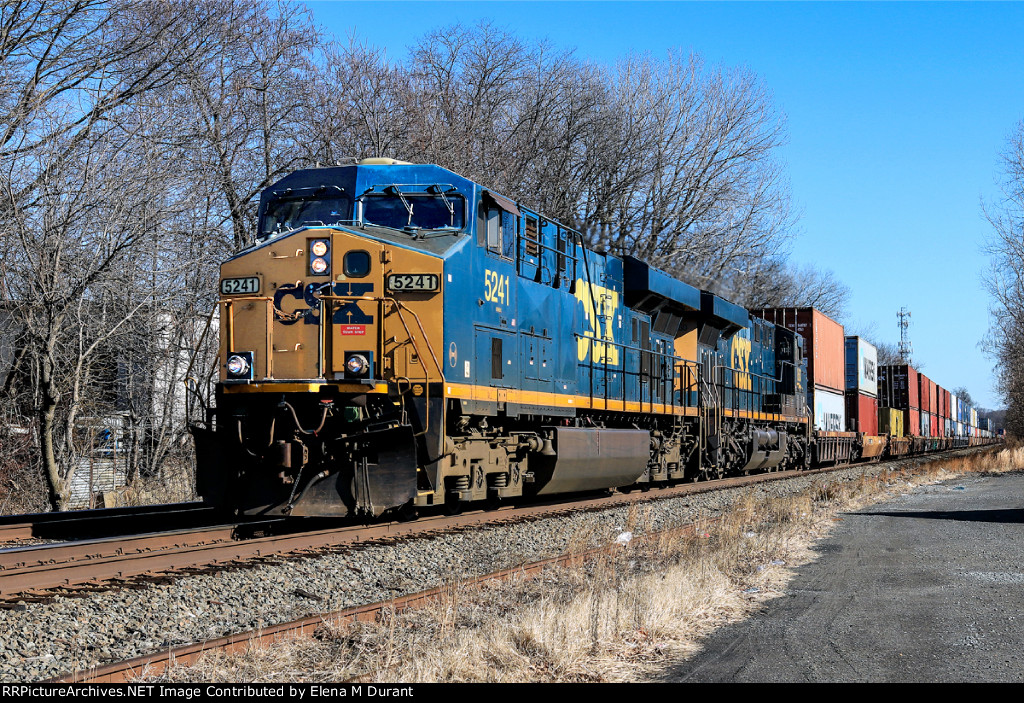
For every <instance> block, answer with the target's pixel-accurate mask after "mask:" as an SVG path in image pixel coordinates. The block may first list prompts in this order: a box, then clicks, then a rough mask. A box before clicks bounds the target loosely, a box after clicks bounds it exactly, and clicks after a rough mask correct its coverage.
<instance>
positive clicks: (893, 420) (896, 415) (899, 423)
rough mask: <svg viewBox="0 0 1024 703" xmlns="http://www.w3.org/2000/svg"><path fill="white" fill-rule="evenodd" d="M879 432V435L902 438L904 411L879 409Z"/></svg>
mask: <svg viewBox="0 0 1024 703" xmlns="http://www.w3.org/2000/svg"><path fill="white" fill-rule="evenodd" d="M878 432H879V434H887V435H892V436H893V437H902V436H903V411H902V410H896V409H894V408H879V409H878Z"/></svg>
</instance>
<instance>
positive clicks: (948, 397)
mask: <svg viewBox="0 0 1024 703" xmlns="http://www.w3.org/2000/svg"><path fill="white" fill-rule="evenodd" d="M942 394H943V401H942V404H943V405H942V406H943V407H944V408H945V409H946V414H945V415H943V417H945V418H947V419H952V418H953V407H952V397H953V394H952V393H950V392H949V391H947V390H943V391H942Z"/></svg>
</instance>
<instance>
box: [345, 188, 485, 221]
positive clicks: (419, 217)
mask: <svg viewBox="0 0 1024 703" xmlns="http://www.w3.org/2000/svg"><path fill="white" fill-rule="evenodd" d="M389 191H390V192H385V193H383V194H381V195H368V196H366V197H365V198H364V199H363V222H365V223H366V224H368V225H379V226H381V227H390V228H392V229H403V228H405V227H416V228H418V229H462V228H463V227H464V226H465V199H464V198H463V197H462V196H461V195H444V194H442V193H437V194H431V193H400V192H397V189H389Z"/></svg>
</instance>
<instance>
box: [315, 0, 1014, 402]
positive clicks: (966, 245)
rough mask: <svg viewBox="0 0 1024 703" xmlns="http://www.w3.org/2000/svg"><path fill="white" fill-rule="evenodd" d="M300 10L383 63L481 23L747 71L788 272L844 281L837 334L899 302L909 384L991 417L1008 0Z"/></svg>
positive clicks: (581, 48)
mask: <svg viewBox="0 0 1024 703" xmlns="http://www.w3.org/2000/svg"><path fill="white" fill-rule="evenodd" d="M307 4H308V5H309V6H310V7H311V8H312V10H313V12H314V15H315V17H316V19H317V21H319V22H320V23H321V24H322V25H323V26H324V28H325V29H326V30H327V31H328V32H329V33H330V34H333V35H334V36H336V37H338V38H340V39H344V38H346V37H347V36H349V35H351V34H353V33H354V34H355V36H356V37H357V38H359V39H361V40H365V41H367V42H369V43H370V44H373V45H376V46H384V47H387V49H388V53H389V54H390V55H391V56H392V57H394V58H396V59H399V58H405V56H406V50H407V47H409V46H410V45H411V44H412V43H413V42H414V41H415V40H417V39H418V38H419V37H421V36H422V35H423V34H425V33H426V32H427V31H429V30H430V29H434V28H437V27H439V26H444V25H447V24H451V23H453V22H463V23H466V24H471V23H475V22H477V21H479V20H482V19H489V20H492V21H494V22H495V23H496V24H498V25H500V26H501V27H503V28H506V29H508V30H511V31H513V32H514V33H516V34H517V35H519V36H521V37H524V38H546V39H548V40H549V41H551V42H553V43H554V44H555V45H556V46H558V47H561V48H567V49H568V48H572V49H575V51H576V54H577V56H579V57H581V58H586V59H590V60H593V61H597V62H613V61H615V59H616V58H618V57H621V56H623V55H625V54H626V53H628V52H630V51H647V52H650V53H651V54H652V55H654V56H663V55H664V54H665V52H667V51H668V50H669V49H673V48H683V49H685V50H687V51H690V50H692V51H696V52H697V53H699V54H701V55H702V56H703V57H704V59H705V60H706V61H707V62H708V63H709V64H722V65H725V66H746V67H748V68H749V69H751V70H752V71H754V72H755V73H757V74H758V75H759V76H760V77H761V78H762V79H763V80H764V82H765V84H766V86H767V87H768V88H769V89H770V90H771V91H772V92H773V94H774V99H775V104H776V106H777V108H778V109H779V110H780V111H781V112H782V113H783V114H785V115H786V118H787V125H788V133H789V144H788V145H787V146H786V147H785V149H784V151H783V153H782V154H781V156H782V158H783V159H784V160H785V162H786V163H787V166H788V171H789V175H790V179H791V185H792V195H793V199H794V203H795V205H796V207H797V208H798V210H799V212H800V213H801V217H800V221H799V225H798V227H799V238H798V240H797V241H796V243H795V244H794V246H793V256H792V258H793V260H794V261H796V262H800V263H813V264H815V265H817V266H819V267H822V268H827V269H831V270H833V271H834V272H835V273H836V275H837V276H838V277H839V279H840V280H842V281H843V282H844V283H846V284H847V285H849V286H850V288H851V289H852V295H851V300H850V305H849V310H848V315H847V322H848V333H854V332H865V331H869V330H870V331H872V332H873V333H874V336H876V337H877V338H879V339H881V340H883V341H888V342H893V343H895V342H897V341H898V339H899V331H898V328H897V325H896V313H897V312H898V310H899V309H900V308H901V307H907V308H908V309H910V310H911V312H912V324H911V327H910V337H911V341H912V342H913V345H914V355H915V357H916V358H918V359H920V360H921V361H923V362H924V369H923V371H924V373H926V374H927V375H928V376H929V377H931V378H932V379H933V380H935V381H936V382H937V383H939V384H940V385H942V386H943V387H945V388H953V387H956V386H961V385H963V386H966V387H967V388H968V390H970V392H971V394H972V395H973V397H974V400H975V402H976V404H979V405H982V406H986V407H995V406H997V405H999V402H998V399H997V396H996V394H995V392H994V389H993V387H992V384H993V381H992V372H991V366H992V363H991V360H990V359H988V358H987V357H985V356H984V355H983V354H982V353H981V350H980V349H979V348H978V343H979V341H980V340H981V338H982V337H983V336H984V334H985V331H986V329H987V327H988V314H987V307H988V296H987V294H986V293H985V291H984V289H983V287H982V284H981V272H982V270H983V269H984V268H985V267H986V265H987V259H986V257H985V255H984V253H983V250H982V247H983V245H984V241H985V238H986V237H987V236H988V234H989V231H990V228H989V225H988V224H987V223H986V222H985V220H984V218H983V217H982V213H981V202H982V199H984V200H986V201H990V202H991V201H993V200H994V199H995V198H996V197H997V190H996V188H995V181H996V176H997V169H998V154H999V152H1000V151H1001V150H1002V149H1003V147H1004V145H1005V141H1006V138H1007V136H1008V135H1009V133H1010V131H1011V130H1012V129H1013V127H1014V125H1015V124H1016V123H1017V122H1018V121H1020V120H1021V119H1022V118H1024V80H1022V78H1024V3H1013V2H1009V3H972V2H965V3H860V2H856V3H829V2H790V3H775V2H720V3H703V2H585V1H581V2H430V1H423V2H383V1H376V2H375V1H373V0H360V1H359V2H328V1H322V2H311V3H307ZM872 325H874V329H873V330H871V329H870V328H871V326H872Z"/></svg>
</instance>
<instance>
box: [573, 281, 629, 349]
mask: <svg viewBox="0 0 1024 703" xmlns="http://www.w3.org/2000/svg"><path fill="white" fill-rule="evenodd" d="M576 298H577V300H579V301H580V302H581V303H583V315H584V317H585V318H586V320H587V322H588V323H589V324H590V329H586V330H584V331H583V336H584V339H578V340H576V358H577V359H579V360H580V361H585V360H586V358H587V355H588V354H590V351H591V349H593V351H594V356H593V363H595V364H604V363H608V364H618V363H619V348H618V347H617V346H616V345H615V344H614V343H613V342H614V339H615V337H614V336H613V333H612V320H614V319H615V311H616V310H617V309H618V307H619V292H618V291H617V290H613V289H611V288H605V287H603V286H598V285H593V284H591V285H587V284H586V283H585V282H584V281H583V280H582V279H577V280H576Z"/></svg>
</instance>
